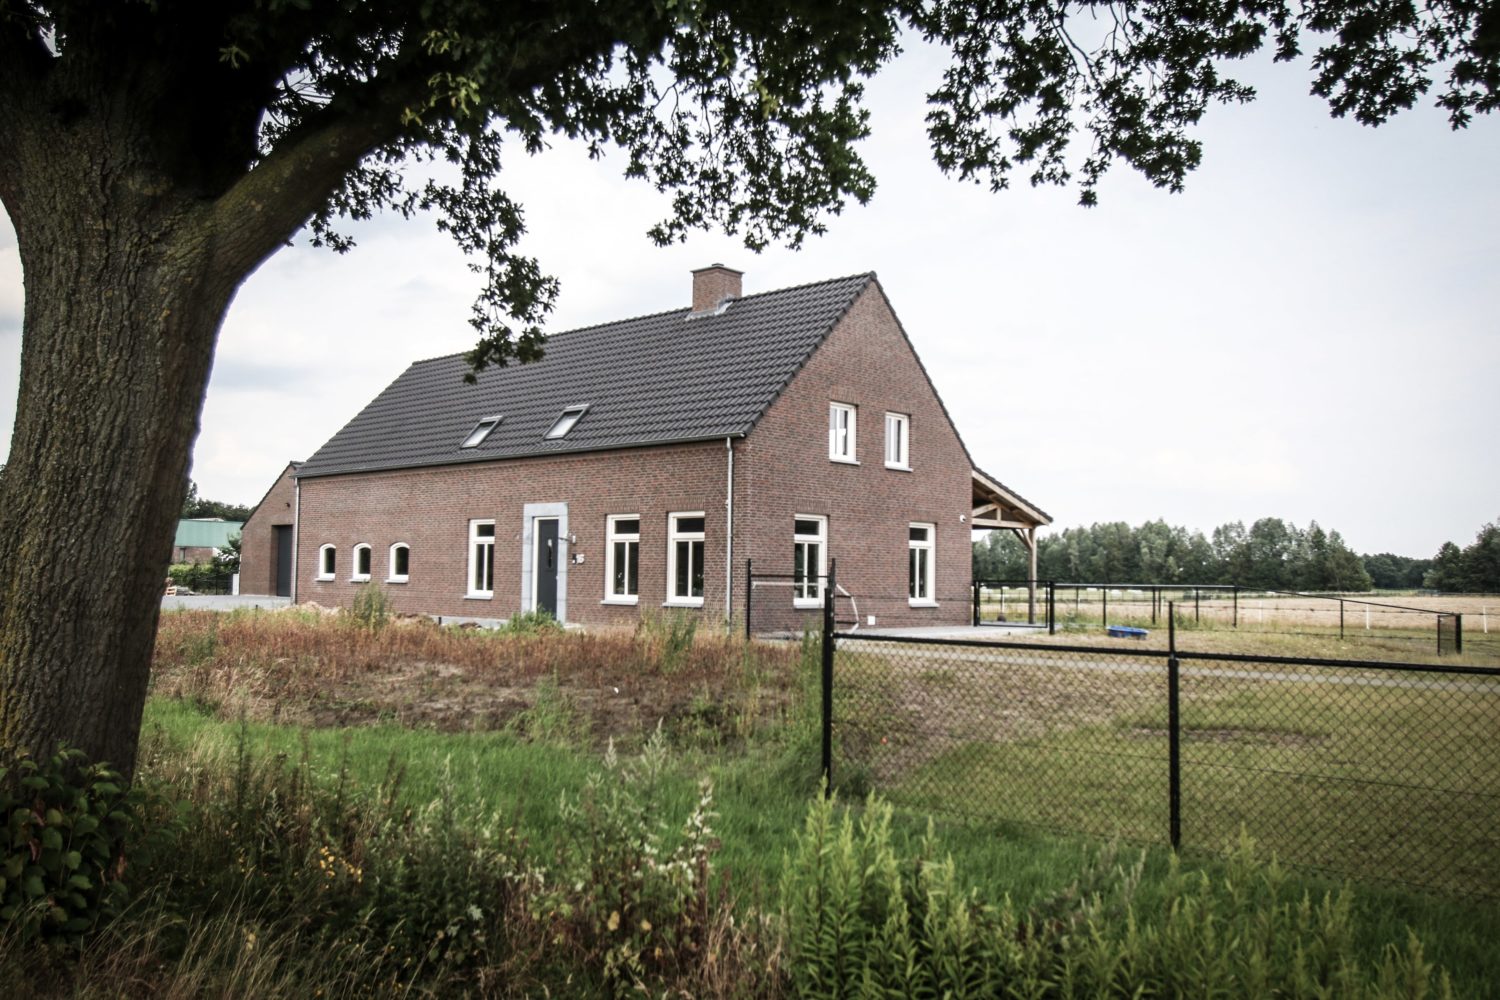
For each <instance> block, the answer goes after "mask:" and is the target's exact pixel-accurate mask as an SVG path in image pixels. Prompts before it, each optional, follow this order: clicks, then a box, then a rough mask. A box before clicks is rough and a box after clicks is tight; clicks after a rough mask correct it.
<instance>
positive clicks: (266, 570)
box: [240, 466, 296, 594]
mask: <svg viewBox="0 0 1500 1000" xmlns="http://www.w3.org/2000/svg"><path fill="white" fill-rule="evenodd" d="M295 497H296V486H295V483H294V481H293V479H292V467H291V466H287V467H286V468H285V469H283V470H282V472H281V476H280V478H278V479H277V480H276V483H275V485H273V486H272V487H271V489H270V490H269V491H268V492H267V493H266V495H265V497H264V498H262V499H261V502H260V506H258V507H256V508H255V510H254V511H253V512H252V513H251V515H250V519H249V520H248V521H246V522H245V525H244V527H242V528H241V529H240V593H242V594H274V593H276V533H275V531H273V530H272V529H273V528H274V527H275V526H276V525H278V524H281V525H290V524H291V523H292V519H293V514H294V511H293V510H292V507H293V501H294V499H295Z"/></svg>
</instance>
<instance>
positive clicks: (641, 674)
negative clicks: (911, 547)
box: [152, 609, 798, 742]
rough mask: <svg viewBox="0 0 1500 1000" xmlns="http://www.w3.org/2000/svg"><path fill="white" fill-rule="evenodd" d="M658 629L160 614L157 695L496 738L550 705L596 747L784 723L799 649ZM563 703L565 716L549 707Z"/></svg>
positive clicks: (311, 718) (269, 715) (245, 711)
mask: <svg viewBox="0 0 1500 1000" xmlns="http://www.w3.org/2000/svg"><path fill="white" fill-rule="evenodd" d="M670 641H671V640H670V638H669V637H668V636H667V635H666V634H665V630H663V629H661V628H652V627H646V628H642V629H638V630H637V631H636V632H634V633H632V632H628V631H605V632H577V631H566V632H564V631H560V630H558V631H553V630H545V631H537V632H534V633H528V634H519V635H518V634H506V633H494V632H488V631H485V630H482V629H460V628H455V627H452V626H448V627H442V626H439V625H437V624H436V623H434V622H433V621H431V620H430V619H426V618H403V619H396V620H393V621H391V622H390V623H389V624H387V625H386V626H385V627H383V628H380V629H375V630H372V629H369V628H362V627H360V626H359V625H358V623H356V622H354V621H353V620H351V619H350V618H349V617H348V616H347V615H342V614H335V615H328V614H317V613H309V612H307V611H303V610H296V609H289V610H286V611H279V612H255V613H236V614H230V615H225V614H221V613H216V612H211V611H183V612H174V613H170V614H164V615H163V616H162V619H161V627H160V630H159V632H158V635H157V643H156V657H155V661H154V664H153V676H152V683H153V691H154V693H157V694H161V695H165V696H168V697H176V698H186V699H190V700H194V701H197V702H199V703H201V704H204V705H207V706H209V707H212V708H214V709H215V710H216V711H217V712H218V714H220V715H221V716H224V717H236V716H240V715H243V716H245V717H248V718H250V719H256V720H275V721H281V722H288V723H296V724H308V725H320V726H321V725H359V724H365V723H371V722H396V723H401V724H406V725H418V726H428V727H435V728H439V729H444V730H470V729H497V728H503V727H505V726H507V725H514V724H517V723H518V722H520V723H524V720H525V718H526V715H525V713H528V712H530V711H533V710H535V709H537V707H538V699H539V698H551V699H553V701H554V702H555V703H554V704H551V705H548V706H544V707H545V708H546V709H547V710H549V711H562V712H564V713H566V714H568V715H569V716H570V717H571V718H572V720H573V723H575V725H574V726H573V728H574V729H576V730H577V731H578V732H579V733H580V734H582V733H586V734H588V735H589V736H590V737H591V738H592V739H593V740H594V741H596V742H602V741H603V740H604V739H606V738H611V737H613V738H615V739H617V740H619V739H629V738H632V737H635V736H639V735H640V734H641V733H643V732H645V731H647V730H649V729H650V728H651V727H652V726H654V725H655V724H656V722H657V721H658V720H665V722H666V723H667V724H668V726H669V727H670V726H671V725H672V724H673V723H674V722H676V721H679V720H688V721H691V722H692V724H693V725H694V726H696V727H697V728H699V729H700V730H703V731H704V733H703V735H705V737H707V738H710V739H717V738H723V739H733V738H737V737H744V736H746V735H748V734H749V732H750V731H751V730H753V729H754V728H755V727H757V726H759V725H760V724H761V723H762V722H764V721H767V720H769V719H773V718H775V717H776V716H778V715H779V713H780V712H781V711H783V710H784V708H785V706H786V704H787V702H788V700H789V697H790V694H789V692H790V688H791V685H792V678H793V673H794V668H795V665H796V661H797V655H798V652H797V649H796V647H794V646H787V645H784V644H774V643H761V642H756V643H750V644H746V643H745V642H744V641H743V640H741V639H740V638H738V637H735V636H730V635H726V634H724V633H722V632H715V633H708V632H707V630H703V631H700V633H699V634H697V635H695V636H694V637H693V638H692V640H691V642H690V643H687V644H685V645H684V646H683V647H682V648H681V649H680V650H674V649H670V648H668V647H669V646H670ZM556 702H560V703H561V704H560V705H559V704H556Z"/></svg>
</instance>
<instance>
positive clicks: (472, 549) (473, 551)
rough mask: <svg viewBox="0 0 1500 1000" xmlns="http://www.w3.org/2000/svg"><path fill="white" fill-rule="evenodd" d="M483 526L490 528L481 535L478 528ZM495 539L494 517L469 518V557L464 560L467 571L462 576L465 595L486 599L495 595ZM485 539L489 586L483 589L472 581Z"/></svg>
mask: <svg viewBox="0 0 1500 1000" xmlns="http://www.w3.org/2000/svg"><path fill="white" fill-rule="evenodd" d="M483 527H488V528H489V529H490V533H489V534H488V535H481V534H480V533H479V529H480V528H483ZM495 539H496V533H495V519H494V518H492V517H476V518H472V519H470V521H469V558H468V559H467V560H466V563H467V572H466V575H465V577H464V580H465V582H464V588H465V590H466V591H467V592H466V593H465V594H464V596H465V597H472V598H475V599H486V600H487V599H489V598H492V597H494V596H495ZM486 540H487V541H488V546H489V550H490V551H489V557H488V565H487V566H486V569H487V570H488V571H489V573H488V575H489V580H488V581H487V582H488V583H489V585H490V586H489V589H488V590H485V589H483V588H480V587H476V586H474V583H475V579H474V573H475V568H476V566H477V564H478V560H479V551H480V547H481V546H482V545H484V544H485V542H486Z"/></svg>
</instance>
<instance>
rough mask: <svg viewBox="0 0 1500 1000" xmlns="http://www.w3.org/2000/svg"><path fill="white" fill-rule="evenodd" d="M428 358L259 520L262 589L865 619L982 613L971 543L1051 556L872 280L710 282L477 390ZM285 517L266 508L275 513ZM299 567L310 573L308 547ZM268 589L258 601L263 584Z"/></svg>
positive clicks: (491, 614)
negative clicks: (750, 286)
mask: <svg viewBox="0 0 1500 1000" xmlns="http://www.w3.org/2000/svg"><path fill="white" fill-rule="evenodd" d="M466 371H467V365H466V363H465V361H464V358H463V356H462V355H452V356H448V357H442V358H433V359H430V360H426V361H418V362H416V363H414V364H412V365H411V366H410V367H409V368H408V369H407V370H406V371H405V372H404V373H403V374H402V375H401V376H400V377H398V378H397V379H396V381H395V382H393V383H391V385H390V386H388V387H387V388H386V389H385V390H384V391H383V392H381V393H380V394H379V395H378V396H377V397H376V398H375V399H374V400H373V401H372V402H370V404H369V405H367V406H366V407H365V408H364V409H363V410H362V411H361V412H360V413H359V414H358V415H356V416H355V417H354V419H353V420H351V421H350V422H349V423H348V424H347V425H345V427H344V428H343V429H342V430H340V431H339V432H338V433H336V434H335V435H334V436H333V437H332V439H330V440H329V441H328V442H327V443H326V444H325V445H323V447H321V448H319V449H318V450H317V452H316V453H314V454H313V455H312V457H311V458H309V459H308V460H307V461H306V462H305V463H303V464H302V465H301V466H300V467H299V466H297V465H296V464H295V463H294V464H293V465H290V466H288V467H287V469H286V470H285V471H284V472H283V474H282V476H281V477H280V478H278V480H277V483H276V485H275V486H273V487H272V489H271V491H270V493H269V494H268V495H267V497H266V499H265V500H264V501H262V504H261V507H260V508H258V509H257V510H256V512H255V515H254V516H253V517H252V518H251V519H250V522H249V523H248V524H247V525H246V527H245V533H244V542H243V545H242V556H241V558H242V568H241V583H240V586H241V591H242V592H243V593H257V592H266V593H271V592H274V590H273V589H272V588H274V587H275V585H276V568H279V569H280V571H281V576H282V578H283V580H282V582H283V584H284V585H286V589H288V590H289V591H290V594H291V596H292V597H293V598H294V599H295V600H296V601H298V602H307V601H314V602H317V603H318V604H322V605H347V604H348V603H349V602H350V601H351V600H352V599H353V597H354V594H355V592H356V590H357V588H358V587H359V586H360V585H362V584H364V583H376V584H380V585H382V586H384V588H385V590H386V592H387V594H388V595H389V598H390V601H391V604H392V606H393V607H394V608H395V609H396V610H398V611H407V612H419V613H426V614H432V615H439V616H444V617H448V616H453V617H459V618H476V619H505V618H509V617H510V616H511V615H512V614H515V613H517V612H525V611H530V610H533V609H545V610H547V611H550V612H552V613H553V614H554V615H556V617H558V618H559V619H562V620H564V621H568V622H579V623H585V624H628V623H631V622H633V621H635V620H636V619H637V618H638V617H639V616H640V615H641V614H642V613H644V612H646V611H648V610H650V609H663V608H666V609H675V608H684V609H696V610H698V611H700V612H701V613H702V614H704V616H705V617H707V618H711V619H714V620H723V619H725V618H739V617H741V616H742V615H743V614H744V612H745V607H746V596H747V591H748V590H749V589H750V588H749V587H748V586H747V583H746V561H747V560H753V564H754V567H755V570H756V572H757V574H762V573H765V574H783V575H785V576H786V579H785V580H784V581H782V582H781V583H780V585H779V587H771V588H767V589H764V590H762V589H761V588H760V587H759V586H757V588H756V593H755V596H754V598H753V599H754V601H755V610H756V613H757V615H759V614H760V613H761V610H762V608H766V607H772V606H774V607H778V608H779V607H780V606H782V605H785V606H786V608H787V609H790V610H792V611H795V612H804V611H806V610H807V609H810V608H816V606H817V605H818V603H819V600H820V592H821V587H822V582H821V577H822V576H823V574H824V573H825V572H826V570H827V567H828V564H829V560H830V558H837V560H838V563H837V584H838V593H839V594H840V595H843V596H846V597H847V599H848V600H849V601H850V602H852V607H853V609H854V610H855V611H856V612H857V614H858V616H859V619H860V621H861V623H862V624H872V623H873V624H879V625H912V624H960V623H964V622H967V621H968V620H969V615H970V605H969V592H970V580H971V529H972V528H973V527H974V526H975V525H976V524H979V525H980V526H985V527H1006V528H1011V529H1012V530H1016V531H1017V533H1018V534H1021V535H1022V537H1023V539H1025V540H1027V541H1028V542H1029V543H1030V544H1031V545H1032V546H1033V550H1034V544H1035V530H1036V528H1037V527H1039V526H1040V525H1043V524H1046V523H1049V521H1050V519H1049V518H1048V517H1047V515H1046V514H1045V513H1043V512H1042V511H1040V510H1039V509H1037V508H1036V507H1034V506H1033V505H1031V504H1029V503H1027V502H1026V501H1025V500H1024V499H1022V498H1020V497H1019V496H1017V495H1015V494H1014V493H1012V492H1011V491H1009V490H1008V489H1007V488H1006V487H1004V486H1003V485H1001V484H1000V483H999V482H998V481H997V480H995V479H994V478H993V477H990V476H987V475H985V474H983V473H981V472H979V471H977V470H976V469H975V468H974V466H973V463H972V461H971V460H970V458H969V454H968V452H967V450H966V449H965V447H964V445H963V442H962V441H961V440H960V439H959V436H958V433H957V432H956V431H955V430H954V428H953V424H952V422H951V421H950V420H949V418H948V414H947V411H946V410H945V409H944V407H943V404H942V401H941V400H940V399H938V396H937V393H936V391H934V389H933V387H932V383H931V382H930V380H929V379H928V377H927V374H926V372H925V370H924V369H923V368H922V364H921V362H920V361H919V360H918V359H917V356H916V354H915V352H914V351H913V350H912V346H911V343H910V342H909V340H908V339H907V336H906V333H905V331H904V330H903V329H902V327H901V324H900V322H899V321H898V320H897V318H896V315H895V313H894V312H893V311H892V309H891V306H890V304H889V302H888V301H887V300H886V297H885V293H884V291H883V290H882V288H881V286H880V284H879V282H878V281H877V280H876V278H875V276H874V275H873V274H861V275H855V276H852V277H847V278H839V279H835V280H831V281H823V282H818V283H815V284H810V285H803V286H800V287H796V288H788V289H782V290H780V291H774V292H766V293H761V294H756V295H748V296H742V295H741V274H740V272H738V271H734V270H731V269H729V268H726V267H723V266H721V265H717V264H716V265H714V266H712V267H709V268H704V269H701V270H698V271H695V272H693V299H692V306H691V308H688V309H677V310H673V311H670V312H665V313H659V314H656V315H652V316H644V317H639V318H636V319H629V320H624V321H621V322H616V323H608V324H604V325H601V326H594V327H588V328H585V329H581V330H574V331H570V332H567V333H560V334H555V335H553V336H552V337H550V338H549V339H548V341H547V353H546V357H545V358H544V359H543V360H541V361H539V362H537V363H534V364H529V365H515V366H511V367H507V368H502V369H489V370H486V371H484V372H482V373H480V374H479V375H478V378H477V383H475V384H466V383H465V381H464V379H463V376H464V374H465V372H466ZM263 512H264V516H263ZM288 555H290V561H291V566H290V567H288V566H287V565H286V563H287V556H288ZM257 588H259V589H257Z"/></svg>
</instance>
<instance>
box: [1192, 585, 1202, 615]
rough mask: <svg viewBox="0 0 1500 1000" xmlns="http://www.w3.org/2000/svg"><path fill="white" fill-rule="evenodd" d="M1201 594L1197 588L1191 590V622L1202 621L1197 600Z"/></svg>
mask: <svg viewBox="0 0 1500 1000" xmlns="http://www.w3.org/2000/svg"><path fill="white" fill-rule="evenodd" d="M1202 593H1203V591H1201V590H1199V589H1198V588H1197V587H1194V588H1193V621H1195V622H1201V621H1202V620H1203V615H1202V612H1201V609H1200V607H1199V603H1198V598H1199V596H1200V595H1201V594H1202Z"/></svg>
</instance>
